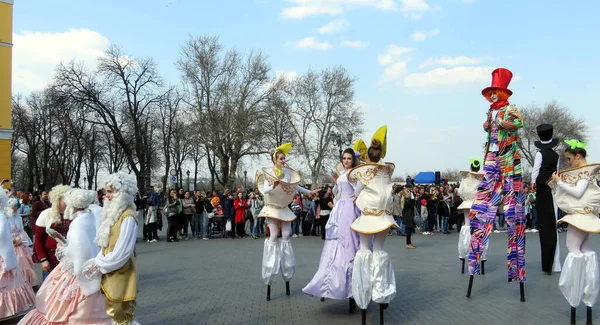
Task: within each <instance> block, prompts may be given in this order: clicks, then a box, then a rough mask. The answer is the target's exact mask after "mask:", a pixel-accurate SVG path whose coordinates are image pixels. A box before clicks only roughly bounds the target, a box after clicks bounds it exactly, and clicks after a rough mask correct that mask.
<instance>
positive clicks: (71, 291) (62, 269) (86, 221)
mask: <svg viewBox="0 0 600 325" xmlns="http://www.w3.org/2000/svg"><path fill="white" fill-rule="evenodd" d="M95 197H96V192H94V191H88V190H84V189H72V190H70V191H68V192H67V193H65V194H64V202H65V204H66V205H67V209H66V210H65V219H68V220H72V222H71V224H70V226H69V232H68V233H67V240H64V239H63V238H61V236H60V234H58V233H57V232H56V231H53V230H52V229H51V228H49V229H48V234H49V236H53V237H54V238H55V239H56V241H57V242H58V243H59V245H60V247H59V248H58V249H57V250H56V255H57V258H58V259H59V260H60V263H59V264H58V266H57V267H56V268H55V269H54V270H53V271H52V272H51V273H50V275H48V277H47V278H46V280H45V281H44V283H43V284H42V286H41V288H40V291H38V294H37V297H36V309H35V310H32V311H31V312H30V313H28V314H27V315H26V316H25V317H24V318H23V319H22V320H21V321H20V322H19V325H77V324H81V325H83V324H85V325H96V324H97V325H110V324H111V320H110V318H109V317H108V315H107V314H106V311H105V310H104V297H103V296H102V295H101V294H100V279H99V278H98V279H97V280H88V279H87V278H85V277H84V276H82V272H81V269H82V265H83V262H85V261H87V260H88V259H91V258H93V257H94V256H96V255H97V254H98V251H99V250H100V249H99V248H98V246H97V245H96V244H95V243H94V237H95V235H96V219H95V217H94V214H93V213H91V212H90V210H89V209H88V207H89V206H90V204H91V203H92V202H93V201H95Z"/></svg>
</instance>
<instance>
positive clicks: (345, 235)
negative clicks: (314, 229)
mask: <svg viewBox="0 0 600 325" xmlns="http://www.w3.org/2000/svg"><path fill="white" fill-rule="evenodd" d="M334 191H338V193H337V194H336V199H337V201H336V202H335V204H334V205H333V209H332V210H331V214H330V215H329V221H328V222H327V225H326V226H325V245H323V252H322V253H321V261H320V262H319V269H318V270H317V273H316V274H315V276H314V277H313V279H312V280H311V281H310V283H309V284H307V285H306V287H304V289H302V291H303V292H304V293H306V294H308V295H311V296H316V297H323V298H330V299H346V298H350V297H351V296H352V262H353V261H354V255H356V251H357V250H358V246H359V245H358V243H359V239H358V238H359V237H358V233H356V232H354V231H352V230H351V229H350V225H351V224H352V222H353V221H354V220H355V219H356V218H357V217H358V216H359V215H360V211H359V210H358V208H356V206H355V205H354V186H353V185H352V184H350V183H349V182H348V174H347V173H344V174H341V175H340V177H339V178H338V180H337V185H336V189H334Z"/></svg>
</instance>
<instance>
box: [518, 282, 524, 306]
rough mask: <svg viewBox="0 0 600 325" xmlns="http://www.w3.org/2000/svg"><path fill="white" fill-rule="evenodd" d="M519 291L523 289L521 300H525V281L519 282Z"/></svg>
mask: <svg viewBox="0 0 600 325" xmlns="http://www.w3.org/2000/svg"><path fill="white" fill-rule="evenodd" d="M519 291H521V302H525V283H523V282H519Z"/></svg>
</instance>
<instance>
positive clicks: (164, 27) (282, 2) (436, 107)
mask: <svg viewBox="0 0 600 325" xmlns="http://www.w3.org/2000/svg"><path fill="white" fill-rule="evenodd" d="M549 3H550V2H548V1H540V0H527V1H514V0H509V1H502V2H499V1H489V0H470V1H467V0H438V1H434V0H399V1H398V0H320V1H317V0H292V1H286V0H278V1H275V0H246V1H241V0H239V1H232V0H226V1H219V2H218V1H191V0H188V1H183V0H157V1H138V0H128V1H114V0H107V1H90V0H82V1H65V0H63V1H41V0H28V1H24V0H16V1H15V6H14V33H15V39H14V43H15V46H14V56H15V58H14V61H15V62H14V67H13V71H14V77H13V90H14V91H15V92H20V93H27V92H28V91H30V90H34V89H39V88H40V87H43V85H44V84H45V82H46V81H47V80H49V79H50V77H51V75H52V70H53V69H54V68H55V67H56V65H57V63H58V62H60V61H66V60H69V59H70V58H73V57H76V58H78V59H81V60H84V61H86V62H90V64H93V63H94V57H96V56H97V55H99V53H101V52H102V51H103V50H104V49H105V48H106V46H107V45H108V44H109V43H114V44H117V45H119V46H121V47H122V48H123V49H124V50H125V52H127V53H128V54H129V55H130V56H133V57H136V56H137V57H140V56H152V57H153V58H154V59H155V60H156V62H157V63H158V65H159V71H160V73H161V74H162V76H163V77H164V78H165V80H166V81H167V82H168V83H172V84H178V83H179V72H178V71H177V70H176V69H175V66H174V62H175V61H176V60H177V58H178V57H179V49H180V45H181V44H182V43H184V42H185V41H186V39H187V38H188V36H189V35H217V36H219V37H220V40H221V42H222V43H223V44H224V46H225V47H226V48H236V49H239V50H242V51H244V50H250V49H261V50H262V51H264V52H265V53H266V54H267V55H268V57H269V61H270V63H271V65H272V70H273V74H275V73H276V72H285V73H290V74H292V75H293V74H302V73H304V72H305V71H306V70H307V69H309V68H313V69H322V68H326V67H329V66H332V65H342V66H344V67H346V68H347V69H348V70H349V72H350V74H351V75H353V76H355V77H356V78H357V79H358V80H357V82H356V101H357V102H358V103H359V104H360V105H362V106H363V108H364V110H365V111H366V112H367V114H366V119H365V134H364V135H363V136H364V138H366V139H369V138H370V136H371V134H372V132H374V131H375V130H376V129H377V128H378V127H379V126H380V125H382V124H386V123H387V124H388V129H389V131H388V141H389V144H388V152H389V153H388V156H387V157H386V160H388V161H393V162H395V163H396V171H397V174H406V173H407V172H408V173H411V174H414V173H416V172H418V171H421V170H423V171H426V170H443V169H445V168H460V169H462V168H465V167H466V166H467V165H468V161H469V158H470V157H478V156H481V155H482V153H481V147H480V144H481V143H482V142H484V138H485V134H484V133H483V132H482V131H481V124H482V122H483V119H484V118H485V112H486V110H487V107H488V103H487V102H486V101H485V100H484V99H483V98H482V97H481V94H480V91H481V89H483V88H484V87H486V86H488V85H489V84H490V82H491V77H490V73H491V71H492V70H493V69H494V68H495V67H506V68H508V69H510V70H511V71H513V73H514V74H515V78H513V81H512V83H511V85H510V88H511V90H513V92H514V95H513V97H512V98H511V102H512V103H513V104H516V105H518V106H527V105H530V104H538V105H542V104H544V103H546V102H548V101H550V100H553V99H554V100H557V101H558V102H559V103H561V104H563V105H565V106H567V107H568V108H569V109H570V110H571V111H572V112H573V113H574V114H575V115H577V116H582V117H587V119H588V121H589V126H590V129H591V130H592V133H594V134H593V135H592V138H591V139H590V143H589V151H590V160H591V161H598V160H599V158H597V154H596V153H598V152H599V150H600V144H599V142H600V136H596V135H595V134H596V133H598V130H599V129H598V128H597V127H596V125H597V122H598V120H599V119H598V118H597V117H596V114H593V112H594V108H595V105H594V104H595V103H594V99H595V98H594V96H593V93H594V92H597V91H598V90H597V89H598V88H600V81H598V78H597V76H598V74H599V73H600V55H599V54H598V53H599V43H598V42H597V41H596V38H597V37H596V35H595V34H593V33H594V32H597V31H599V30H600V23H599V22H598V19H597V17H596V13H597V12H598V11H599V10H600V3H599V2H596V1H577V2H573V1H554V2H553V3H552V4H551V5H550V4H549Z"/></svg>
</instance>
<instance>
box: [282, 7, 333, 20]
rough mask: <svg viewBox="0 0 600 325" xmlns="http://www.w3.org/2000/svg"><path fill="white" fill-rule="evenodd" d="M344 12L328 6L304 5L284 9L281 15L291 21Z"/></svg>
mask: <svg viewBox="0 0 600 325" xmlns="http://www.w3.org/2000/svg"><path fill="white" fill-rule="evenodd" d="M342 12H344V10H343V9H342V8H341V7H339V6H327V5H319V4H315V5H304V6H296V7H288V8H285V9H283V12H282V13H281V14H282V15H283V17H285V18H290V19H302V18H304V17H308V16H316V15H339V14H341V13H342Z"/></svg>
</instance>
